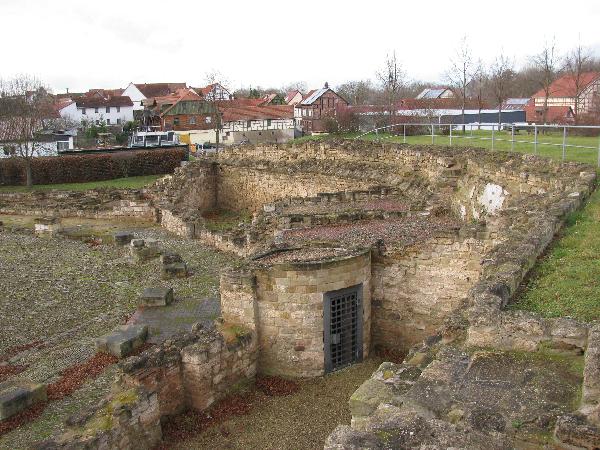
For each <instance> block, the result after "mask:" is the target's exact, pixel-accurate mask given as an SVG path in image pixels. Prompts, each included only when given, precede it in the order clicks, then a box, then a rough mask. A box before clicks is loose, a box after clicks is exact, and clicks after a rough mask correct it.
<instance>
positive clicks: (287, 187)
mask: <svg viewBox="0 0 600 450" xmlns="http://www.w3.org/2000/svg"><path fill="white" fill-rule="evenodd" d="M218 180H219V181H218V205H219V206H221V207H222V208H224V209H229V210H232V211H243V210H246V211H250V212H253V213H255V212H258V211H262V209H263V206H264V205H265V204H268V203H272V202H274V201H276V200H280V199H283V198H286V197H314V196H316V195H317V194H318V193H320V192H340V191H346V190H359V189H367V188H369V187H371V186H372V185H373V183H372V182H369V181H364V180H361V179H356V180H351V179H345V178H343V177H340V176H335V175H318V174H303V173H298V174H285V173H276V172H270V171H269V170H268V169H262V170H261V169H254V168H245V167H236V166H228V165H221V167H220V176H219V178H218Z"/></svg>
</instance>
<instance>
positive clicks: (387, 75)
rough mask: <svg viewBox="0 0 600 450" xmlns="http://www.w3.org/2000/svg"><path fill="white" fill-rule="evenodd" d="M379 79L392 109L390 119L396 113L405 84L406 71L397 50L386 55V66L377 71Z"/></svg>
mask: <svg viewBox="0 0 600 450" xmlns="http://www.w3.org/2000/svg"><path fill="white" fill-rule="evenodd" d="M377 79H378V80H379V82H380V83H381V87H382V89H383V92H384V95H385V98H386V103H387V105H388V107H389V109H390V119H391V120H393V117H394V116H395V115H396V108H397V102H398V100H399V94H400V90H401V89H402V86H403V85H404V72H403V71H402V67H401V66H400V64H399V63H398V60H397V59H396V52H393V53H392V55H391V56H390V55H388V56H386V59H385V67H384V69H383V70H382V71H380V72H378V73H377Z"/></svg>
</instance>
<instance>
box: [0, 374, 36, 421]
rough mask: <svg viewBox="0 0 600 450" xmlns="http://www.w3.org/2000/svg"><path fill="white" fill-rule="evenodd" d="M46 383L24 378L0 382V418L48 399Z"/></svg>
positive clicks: (5, 417) (2, 418) (7, 416)
mask: <svg viewBox="0 0 600 450" xmlns="http://www.w3.org/2000/svg"><path fill="white" fill-rule="evenodd" d="M46 398H47V396H46V385H45V384H37V383H31V382H28V381H24V380H11V381H6V382H4V383H1V384H0V420H4V419H7V418H9V417H11V416H13V415H15V414H17V413H19V412H21V411H23V410H25V409H27V408H29V407H30V406H32V405H34V404H35V403H38V402H43V401H46Z"/></svg>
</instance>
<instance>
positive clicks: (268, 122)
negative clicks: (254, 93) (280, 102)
mask: <svg viewBox="0 0 600 450" xmlns="http://www.w3.org/2000/svg"><path fill="white" fill-rule="evenodd" d="M267 126H268V127H270V126H271V119H267Z"/></svg>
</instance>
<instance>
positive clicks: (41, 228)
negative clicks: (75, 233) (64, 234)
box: [33, 217, 60, 234]
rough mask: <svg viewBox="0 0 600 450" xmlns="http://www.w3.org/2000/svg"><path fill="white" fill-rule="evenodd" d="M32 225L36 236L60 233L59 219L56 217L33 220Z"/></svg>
mask: <svg viewBox="0 0 600 450" xmlns="http://www.w3.org/2000/svg"><path fill="white" fill-rule="evenodd" d="M33 224H34V225H33V226H34V230H35V232H36V234H44V233H50V234H52V233H57V232H58V231H60V219H59V218H58V217H38V218H36V219H34V221H33Z"/></svg>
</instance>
